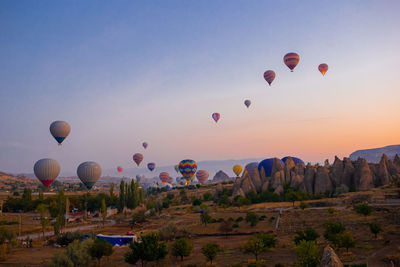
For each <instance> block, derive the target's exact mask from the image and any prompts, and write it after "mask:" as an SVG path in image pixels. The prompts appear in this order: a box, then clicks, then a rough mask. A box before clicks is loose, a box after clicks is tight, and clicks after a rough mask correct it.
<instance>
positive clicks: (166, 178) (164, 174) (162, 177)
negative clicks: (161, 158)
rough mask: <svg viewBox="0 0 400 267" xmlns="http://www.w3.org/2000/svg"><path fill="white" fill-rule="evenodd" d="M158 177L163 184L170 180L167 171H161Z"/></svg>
mask: <svg viewBox="0 0 400 267" xmlns="http://www.w3.org/2000/svg"><path fill="white" fill-rule="evenodd" d="M159 178H160V180H161V182H162V183H163V184H165V183H166V182H168V181H169V180H170V177H169V173H168V172H162V173H160V175H159Z"/></svg>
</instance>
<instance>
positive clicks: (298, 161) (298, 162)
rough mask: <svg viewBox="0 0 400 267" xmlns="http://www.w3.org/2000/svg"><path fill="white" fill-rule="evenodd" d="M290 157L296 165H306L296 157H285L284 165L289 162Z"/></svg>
mask: <svg viewBox="0 0 400 267" xmlns="http://www.w3.org/2000/svg"><path fill="white" fill-rule="evenodd" d="M289 157H291V158H292V160H293V162H294V164H295V165H299V164H303V165H306V164H305V163H304V161H303V160H302V159H299V158H296V157H292V156H287V157H284V158H283V159H282V161H283V162H284V163H286V160H287V159H288V158H289Z"/></svg>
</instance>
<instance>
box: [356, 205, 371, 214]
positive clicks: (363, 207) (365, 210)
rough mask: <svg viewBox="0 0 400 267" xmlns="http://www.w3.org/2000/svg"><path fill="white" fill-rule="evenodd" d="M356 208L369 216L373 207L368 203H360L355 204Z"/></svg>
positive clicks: (360, 212) (358, 211)
mask: <svg viewBox="0 0 400 267" xmlns="http://www.w3.org/2000/svg"><path fill="white" fill-rule="evenodd" d="M354 210H355V211H356V212H357V213H359V214H362V215H365V216H368V215H370V214H371V212H372V210H373V208H372V207H371V206H369V205H368V204H367V203H359V204H357V205H355V206H354Z"/></svg>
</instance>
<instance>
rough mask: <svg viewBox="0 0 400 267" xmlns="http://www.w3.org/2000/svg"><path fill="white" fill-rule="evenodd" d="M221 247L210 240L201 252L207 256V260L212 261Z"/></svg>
mask: <svg viewBox="0 0 400 267" xmlns="http://www.w3.org/2000/svg"><path fill="white" fill-rule="evenodd" d="M219 251H220V247H219V245H218V244H217V243H215V242H209V243H206V244H204V245H203V246H202V247H201V253H202V254H203V255H204V257H206V259H207V261H209V262H211V265H212V262H213V260H214V259H215V258H216V257H217V255H218V252H219Z"/></svg>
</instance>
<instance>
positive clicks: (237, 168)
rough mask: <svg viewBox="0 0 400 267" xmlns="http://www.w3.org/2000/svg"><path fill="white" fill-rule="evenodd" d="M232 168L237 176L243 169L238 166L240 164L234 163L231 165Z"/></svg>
mask: <svg viewBox="0 0 400 267" xmlns="http://www.w3.org/2000/svg"><path fill="white" fill-rule="evenodd" d="M232 169H233V172H234V173H235V174H236V176H237V177H239V175H240V174H241V173H242V170H243V168H242V166H240V165H235V166H233V168H232Z"/></svg>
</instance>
